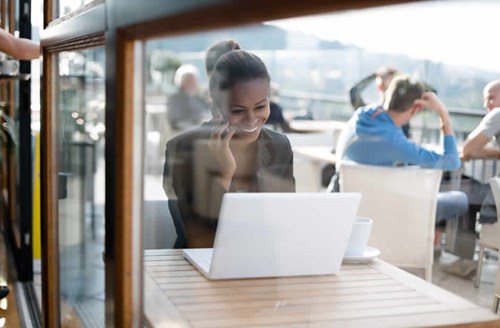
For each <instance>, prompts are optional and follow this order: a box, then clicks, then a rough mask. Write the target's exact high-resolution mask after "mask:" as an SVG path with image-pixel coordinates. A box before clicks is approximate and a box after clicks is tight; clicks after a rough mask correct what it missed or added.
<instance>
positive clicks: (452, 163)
mask: <svg viewBox="0 0 500 328" xmlns="http://www.w3.org/2000/svg"><path fill="white" fill-rule="evenodd" d="M424 108H429V109H430V110H431V111H433V112H434V113H436V115H437V116H438V117H439V119H440V122H441V132H442V134H443V135H444V138H443V139H444V144H443V152H442V153H438V152H435V151H432V150H427V149H425V148H422V147H420V146H418V145H417V144H415V143H414V142H413V141H411V140H410V139H408V138H407V137H406V136H405V135H404V133H403V131H402V130H401V126H403V125H404V124H406V123H408V122H409V121H410V120H411V119H412V117H413V116H415V114H417V113H418V112H420V111H421V110H423V109H424ZM336 155H337V158H338V159H341V160H339V161H338V164H337V166H338V165H341V162H342V161H343V160H350V161H354V162H357V163H361V164H369V165H384V166H400V165H418V166H420V167H423V168H433V169H441V170H446V171H454V170H457V169H458V168H459V167H460V165H461V162H460V158H459V155H458V151H457V145H456V140H455V136H454V134H453V128H452V125H451V121H450V117H449V113H448V110H447V109H446V107H445V106H444V104H443V103H442V102H441V101H440V100H439V98H438V97H437V96H436V94H435V93H434V92H426V91H425V86H424V85H423V84H422V83H421V82H419V81H417V80H415V79H413V78H411V77H409V76H406V75H399V76H396V77H395V78H394V79H393V80H392V81H391V83H390V85H389V87H388V89H387V91H386V94H385V100H384V104H383V105H382V106H380V105H367V106H364V107H360V108H359V109H357V110H356V112H355V113H354V115H353V117H352V118H351V119H350V120H349V122H348V123H347V126H346V128H344V130H343V131H342V133H341V135H340V137H339V140H338V143H337V147H336ZM337 169H338V167H337ZM337 172H338V170H337ZM331 185H332V184H331ZM329 189H331V188H329ZM467 206H468V200H467V195H466V194H465V193H462V192H458V191H452V192H447V193H440V195H439V197H438V209H437V213H436V220H437V222H439V221H441V220H444V219H453V218H455V217H456V216H457V215H459V214H460V213H463V212H465V211H466V209H467Z"/></svg>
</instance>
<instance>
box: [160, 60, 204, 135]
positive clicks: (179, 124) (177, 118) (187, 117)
mask: <svg viewBox="0 0 500 328" xmlns="http://www.w3.org/2000/svg"><path fill="white" fill-rule="evenodd" d="M174 83H175V85H176V86H177V87H178V90H177V92H176V93H174V94H172V95H171V96H169V97H168V99H167V119H168V122H169V123H170V126H171V127H172V128H173V129H175V130H179V129H180V130H185V129H188V128H192V127H194V126H197V125H198V124H200V123H201V122H203V121H205V120H206V119H208V116H209V104H208V102H207V101H206V100H205V99H203V98H202V97H201V96H200V95H199V93H198V70H197V69H196V67H194V66H193V65H188V64H186V65H182V66H180V67H179V68H178V69H177V71H176V72H175V76H174Z"/></svg>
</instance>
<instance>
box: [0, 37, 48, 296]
mask: <svg viewBox="0 0 500 328" xmlns="http://www.w3.org/2000/svg"><path fill="white" fill-rule="evenodd" d="M0 51H1V52H4V53H5V54H7V55H9V56H12V57H14V58H15V59H20V60H31V59H36V58H38V57H40V44H38V43H37V42H34V41H31V40H29V39H24V38H16V37H15V36H14V35H12V34H10V33H9V32H7V31H5V30H4V29H0ZM8 294H9V287H7V286H0V299H3V298H5V297H6V296H7V295H8Z"/></svg>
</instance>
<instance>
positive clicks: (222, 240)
mask: <svg viewBox="0 0 500 328" xmlns="http://www.w3.org/2000/svg"><path fill="white" fill-rule="evenodd" d="M360 200H361V194H360V193H227V194H225V195H224V198H223V201H222V205H221V210H220V215H219V223H218V227H217V232H216V235H215V241H214V248H192V249H184V250H183V252H184V256H185V257H186V258H187V259H188V260H189V261H190V262H191V263H192V264H193V265H194V266H195V267H196V268H197V269H198V270H199V271H201V272H202V273H203V274H204V275H205V276H206V277H207V278H209V279H230V278H256V277H281V276H303V275H324V274H336V273H338V272H339V271H340V266H341V264H342V258H343V256H344V252H345V249H346V247H347V241H348V239H349V236H350V234H351V228H352V224H353V222H354V217H355V215H356V212H357V210H358V206H359V202H360Z"/></svg>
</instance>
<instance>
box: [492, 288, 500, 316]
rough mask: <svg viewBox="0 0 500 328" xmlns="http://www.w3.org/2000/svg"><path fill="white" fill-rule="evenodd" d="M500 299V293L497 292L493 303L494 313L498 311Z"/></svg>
mask: <svg viewBox="0 0 500 328" xmlns="http://www.w3.org/2000/svg"><path fill="white" fill-rule="evenodd" d="M499 301H500V294H496V293H495V295H494V296H493V305H492V307H491V310H493V313H495V314H496V313H497V312H498V303H499Z"/></svg>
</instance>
